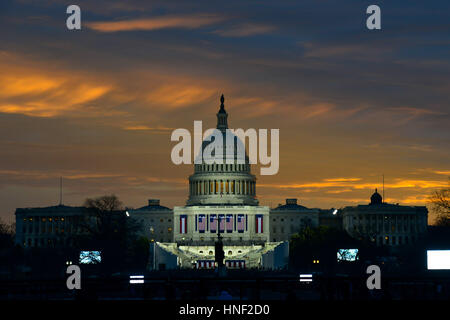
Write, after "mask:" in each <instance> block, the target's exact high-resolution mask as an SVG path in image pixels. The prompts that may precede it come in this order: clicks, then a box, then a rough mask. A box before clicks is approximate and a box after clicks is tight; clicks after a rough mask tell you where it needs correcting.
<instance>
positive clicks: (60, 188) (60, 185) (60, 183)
mask: <svg viewBox="0 0 450 320" xmlns="http://www.w3.org/2000/svg"><path fill="white" fill-rule="evenodd" d="M59 205H60V206H62V176H61V177H60V179H59Z"/></svg>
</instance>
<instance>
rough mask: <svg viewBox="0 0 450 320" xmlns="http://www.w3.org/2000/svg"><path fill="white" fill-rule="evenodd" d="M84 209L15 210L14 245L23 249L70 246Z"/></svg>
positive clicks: (65, 207) (85, 210)
mask: <svg viewBox="0 0 450 320" xmlns="http://www.w3.org/2000/svg"><path fill="white" fill-rule="evenodd" d="M86 213H87V208H85V207H70V206H65V205H58V206H51V207H43V208H17V209H16V212H15V215H16V244H19V245H21V246H24V247H61V246H65V245H70V241H71V238H72V237H71V236H72V235H74V234H76V233H77V232H78V231H79V230H78V226H79V222H80V221H81V219H82V218H83V217H84V216H85V215H86Z"/></svg>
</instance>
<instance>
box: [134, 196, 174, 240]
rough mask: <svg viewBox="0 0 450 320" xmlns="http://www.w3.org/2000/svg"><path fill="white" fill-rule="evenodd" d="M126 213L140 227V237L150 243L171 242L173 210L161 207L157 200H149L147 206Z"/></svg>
mask: <svg viewBox="0 0 450 320" xmlns="http://www.w3.org/2000/svg"><path fill="white" fill-rule="evenodd" d="M127 212H128V214H129V216H130V218H132V219H134V220H135V221H136V222H137V223H138V224H139V225H140V226H141V230H140V236H143V237H146V238H147V239H149V241H150V242H154V241H158V242H173V238H174V237H173V234H174V232H173V230H174V229H173V228H174V219H173V210H172V209H170V208H168V207H164V206H161V205H160V201H159V199H149V200H148V205H147V206H144V207H141V208H139V209H129V210H127Z"/></svg>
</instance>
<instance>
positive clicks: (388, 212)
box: [340, 190, 428, 246]
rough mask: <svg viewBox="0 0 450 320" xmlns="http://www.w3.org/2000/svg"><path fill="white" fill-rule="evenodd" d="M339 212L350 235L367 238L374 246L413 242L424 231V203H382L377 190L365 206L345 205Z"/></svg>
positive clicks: (426, 215)
mask: <svg viewBox="0 0 450 320" xmlns="http://www.w3.org/2000/svg"><path fill="white" fill-rule="evenodd" d="M340 214H341V215H342V219H343V227H344V229H345V230H346V231H347V233H348V234H349V235H351V236H352V237H355V238H361V239H362V238H364V239H369V240H370V241H373V242H375V243H376V244H377V245H389V246H397V245H408V244H413V243H414V242H416V241H417V240H418V239H419V238H420V237H421V236H422V235H423V234H424V233H425V232H426V230H427V219H428V210H427V208H426V207H425V206H401V205H398V204H389V203H385V202H383V199H382V197H381V195H380V194H379V193H378V192H377V190H375V193H374V194H373V195H372V196H371V197H370V203H369V204H368V205H358V206H353V207H345V208H343V209H341V210H340Z"/></svg>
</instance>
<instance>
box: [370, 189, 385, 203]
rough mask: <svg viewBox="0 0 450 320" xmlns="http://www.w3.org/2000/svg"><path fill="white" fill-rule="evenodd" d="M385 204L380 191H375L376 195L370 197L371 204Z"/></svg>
mask: <svg viewBox="0 0 450 320" xmlns="http://www.w3.org/2000/svg"><path fill="white" fill-rule="evenodd" d="M382 203H383V197H382V196H381V195H380V194H379V193H378V190H377V189H375V192H374V194H372V196H371V197H370V204H372V205H374V204H382Z"/></svg>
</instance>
